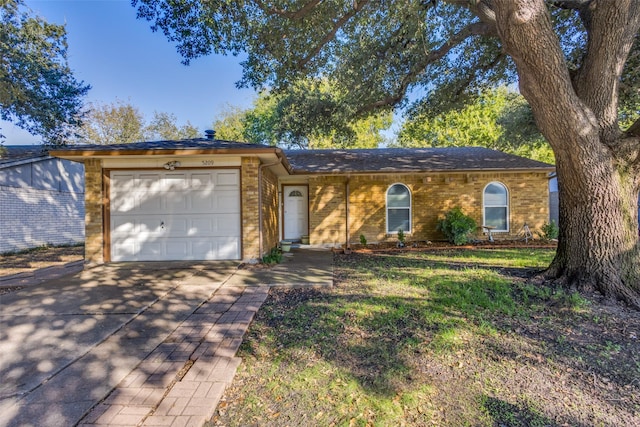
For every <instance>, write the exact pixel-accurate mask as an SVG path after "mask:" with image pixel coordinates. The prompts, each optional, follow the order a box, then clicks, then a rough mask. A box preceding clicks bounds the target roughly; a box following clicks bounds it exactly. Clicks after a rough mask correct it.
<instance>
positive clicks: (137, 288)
mask: <svg viewBox="0 0 640 427" xmlns="http://www.w3.org/2000/svg"><path fill="white" fill-rule="evenodd" d="M236 267H237V263H233V262H226V263H224V262H218V263H210V264H206V263H205V264H199V265H193V264H185V263H170V264H167V263H162V264H154V263H146V264H140V265H136V264H122V265H117V264H115V265H109V266H101V267H95V268H90V269H87V270H85V271H82V272H81V273H78V274H75V275H73V276H67V277H64V278H60V279H57V280H51V281H48V282H44V283H42V284H41V285H38V286H33V287H28V288H24V289H21V290H20V291H18V292H12V293H9V294H6V295H3V296H0V355H1V358H0V378H1V379H2V380H1V381H0V425H2V426H5V425H34V426H43V425H48V426H54V425H60V426H63V425H74V424H75V423H76V422H77V421H79V420H80V419H81V418H82V415H83V414H84V413H85V412H87V411H88V410H89V409H90V408H91V407H92V406H94V405H95V403H96V402H98V401H100V400H101V399H103V398H104V397H105V396H106V395H107V394H108V393H109V391H111V389H113V388H114V387H115V386H116V385H117V384H118V383H120V382H121V381H122V379H123V378H125V376H126V375H127V374H128V373H130V372H131V371H132V370H133V369H134V368H135V367H136V366H137V365H138V364H139V363H140V362H141V361H142V360H143V359H144V358H145V357H146V356H147V355H148V354H149V353H150V352H151V351H152V350H153V349H155V348H156V347H157V346H158V345H159V344H160V343H162V342H163V341H165V340H166V339H167V337H168V336H169V335H170V334H171V333H172V332H173V331H174V330H175V329H176V328H177V327H178V326H179V325H180V324H181V322H183V321H184V320H185V319H187V318H188V317H189V316H190V315H191V314H192V313H194V312H195V311H196V310H197V309H198V308H199V307H200V306H201V305H202V304H203V303H205V302H206V301H207V300H208V299H209V298H210V297H211V295H212V294H213V293H214V292H215V291H216V290H217V289H218V288H219V287H220V286H221V284H222V283H223V282H224V281H225V280H226V279H228V278H229V277H230V275H231V274H232V272H233V271H235V269H236ZM187 360H188V358H187Z"/></svg>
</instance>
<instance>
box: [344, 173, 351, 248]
mask: <svg viewBox="0 0 640 427" xmlns="http://www.w3.org/2000/svg"><path fill="white" fill-rule="evenodd" d="M350 180H351V178H350V177H349V176H348V175H347V181H346V182H345V184H344V193H345V199H346V203H345V207H346V209H345V210H346V212H345V217H346V218H345V219H346V221H347V224H346V232H347V236H346V237H347V243H346V245H345V248H347V249H351V239H350V238H349V237H350V234H351V232H350V230H349V192H350V189H349V181H350Z"/></svg>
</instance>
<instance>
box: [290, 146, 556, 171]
mask: <svg viewBox="0 0 640 427" xmlns="http://www.w3.org/2000/svg"><path fill="white" fill-rule="evenodd" d="M285 155H286V157H287V159H288V160H289V163H290V164H291V166H292V168H293V171H294V173H322V174H327V173H362V172H365V173H367V172H429V171H456V170H505V169H511V170H515V169H517V170H522V169H540V170H553V169H554V166H553V165H549V164H546V163H542V162H538V161H535V160H530V159H526V158H524V157H519V156H515V155H512V154H506V153H503V152H500V151H496V150H491V149H488V148H483V147H445V148H383V149H360V150H288V151H286V152H285Z"/></svg>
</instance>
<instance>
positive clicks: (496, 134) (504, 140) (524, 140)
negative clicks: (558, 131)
mask: <svg viewBox="0 0 640 427" xmlns="http://www.w3.org/2000/svg"><path fill="white" fill-rule="evenodd" d="M398 145H399V146H401V147H425V146H429V147H445V146H453V147H468V146H482V147H487V148H492V149H496V150H501V151H504V152H508V153H513V154H517V155H521V156H524V157H528V158H531V159H534V160H539V161H544V162H549V163H553V162H554V159H553V151H552V150H551V147H550V146H549V144H547V142H546V140H545V139H544V137H543V136H542V135H541V134H540V132H539V131H538V128H537V127H536V125H535V122H534V120H533V115H532V114H531V109H530V108H529V105H528V104H527V102H526V101H525V99H524V98H523V97H522V96H521V95H519V94H517V93H516V92H513V91H510V90H508V89H507V88H505V87H501V88H498V89H492V90H486V91H484V92H482V93H481V94H480V95H479V96H478V97H477V98H476V99H475V102H473V103H470V104H468V105H465V106H462V107H460V108H458V109H451V110H447V111H443V112H437V111H434V110H433V109H429V110H427V111H421V110H420V109H417V110H414V111H413V112H412V113H411V114H410V115H409V117H408V118H407V120H406V122H405V123H403V125H402V128H401V129H400V132H399V134H398Z"/></svg>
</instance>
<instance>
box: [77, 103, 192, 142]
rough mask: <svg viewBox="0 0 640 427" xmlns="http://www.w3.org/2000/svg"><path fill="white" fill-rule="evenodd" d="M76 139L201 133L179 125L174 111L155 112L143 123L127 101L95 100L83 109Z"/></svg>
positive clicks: (162, 137) (157, 137) (113, 139)
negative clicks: (82, 117)
mask: <svg viewBox="0 0 640 427" xmlns="http://www.w3.org/2000/svg"><path fill="white" fill-rule="evenodd" d="M85 116H86V117H85V120H84V123H83V124H82V127H81V128H80V129H79V130H78V134H77V138H76V142H81V143H89V144H101V145H109V144H126V143H130V142H139V141H144V140H149V141H150V140H177V139H188V138H197V137H200V136H202V133H201V132H200V131H199V130H198V129H197V128H196V127H194V126H193V125H192V124H191V123H189V122H187V123H186V124H184V125H182V126H179V125H178V124H177V118H176V116H175V115H174V114H171V113H164V112H158V111H156V112H154V114H153V117H152V118H151V120H150V121H149V123H147V122H146V119H145V117H144V115H143V114H142V113H141V112H140V110H138V108H136V107H135V106H133V105H131V104H130V103H125V102H122V101H116V102H113V103H111V104H99V103H94V104H91V105H90V106H89V108H88V109H87V111H86V112H85Z"/></svg>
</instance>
